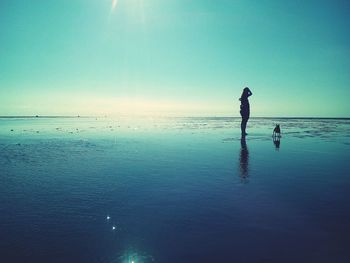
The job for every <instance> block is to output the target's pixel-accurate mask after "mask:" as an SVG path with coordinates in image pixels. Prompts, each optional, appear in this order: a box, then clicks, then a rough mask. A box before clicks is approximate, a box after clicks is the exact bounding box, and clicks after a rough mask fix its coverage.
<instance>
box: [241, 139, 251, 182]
mask: <svg viewBox="0 0 350 263" xmlns="http://www.w3.org/2000/svg"><path fill="white" fill-rule="evenodd" d="M248 163H249V152H248V147H247V143H246V141H245V137H244V136H242V138H241V151H240V154H239V168H240V174H241V175H240V176H241V179H242V181H243V182H247V180H248Z"/></svg>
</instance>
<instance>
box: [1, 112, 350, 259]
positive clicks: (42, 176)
mask: <svg viewBox="0 0 350 263" xmlns="http://www.w3.org/2000/svg"><path fill="white" fill-rule="evenodd" d="M240 121H241V120H240V118H233V117H153V118H152V117H135V118H131V117H115V118H110V117H79V118H78V117H40V116H39V117H6V118H5V117H2V118H0V262H4V263H6V262H10V263H12V262H48V263H49V262H50V263H56V262H57V263H63V262H65V263H66V262H68V263H69V262H84V263H89V262H92V263H95V262H101V263H105V262H106V263H107V262H108V263H114V262H120V263H146V262H160V263H163V262H165V263H168V262H170V263H187V262H200V263H201V262H213V263H216V262H230V263H231V262H243V263H245V262H246V263H263V262H267V263H273V262H278V263H282V262H283V263H285V262H293V263H295V262H308V263H311V262H317V263H319V262H327V263H328V262H335V263H348V262H350V249H349V245H350V223H349V222H350V119H330V118H328V119H327V118H251V119H250V120H249V122H248V127H247V132H248V135H247V136H246V137H243V138H242V137H241V132H240ZM276 124H279V125H280V127H281V136H272V132H273V129H274V127H275V125H276Z"/></svg>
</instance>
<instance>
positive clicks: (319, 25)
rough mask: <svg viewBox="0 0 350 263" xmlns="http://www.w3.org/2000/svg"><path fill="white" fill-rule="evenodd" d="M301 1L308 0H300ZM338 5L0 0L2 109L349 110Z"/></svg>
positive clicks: (348, 48)
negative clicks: (246, 100) (246, 104)
mask: <svg viewBox="0 0 350 263" xmlns="http://www.w3.org/2000/svg"><path fill="white" fill-rule="evenodd" d="M305 2H306V3H305ZM349 12H350V4H349V3H347V1H314V0H310V1H272V0H270V1H268V0H265V1H264V0H260V1H257V0H256V1H249V0H248V1H234V0H222V1H206V0H201V1H199V0H166V1H165V0H147V1H146V0H118V1H115V0H114V1H112V0H108V1H107V0H88V1H87V0H85V1H82V0H60V1H53V0H52V1H50V0H45V1H44V0H36V1H10V0H5V1H1V2H0V31H1V34H0V45H1V49H0V57H1V60H0V115H36V114H39V115H78V114H80V115H118V114H153V115H154V114H156V115H172V116H174V115H175V116H176V115H196V116H198V115H202V116H212V115H218V116H239V101H238V98H239V97H240V94H241V91H242V89H243V88H244V87H245V86H249V87H250V88H251V90H252V92H253V96H252V97H251V99H250V103H251V111H252V112H251V115H252V116H312V117H322V116H323V117H350V114H349V113H350V106H349V104H348V101H347V100H348V98H349V97H350V87H349V84H350V74H349V72H350V59H349V58H350V34H349V29H348V28H350V17H349V15H348V14H349Z"/></svg>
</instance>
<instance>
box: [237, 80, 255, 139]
mask: <svg viewBox="0 0 350 263" xmlns="http://www.w3.org/2000/svg"><path fill="white" fill-rule="evenodd" d="M252 94H253V93H252V92H251V91H250V89H249V88H248V87H245V88H244V89H243V92H242V96H241V98H240V99H239V100H240V101H241V110H240V113H241V116H242V122H241V131H242V136H245V135H247V133H246V131H245V129H246V127H247V122H248V119H249V115H250V106H249V100H248V97H249V96H251V95H252Z"/></svg>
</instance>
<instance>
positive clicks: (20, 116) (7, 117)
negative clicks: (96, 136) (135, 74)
mask: <svg viewBox="0 0 350 263" xmlns="http://www.w3.org/2000/svg"><path fill="white" fill-rule="evenodd" d="M118 117H119V118H120V117H130V118H135V117H136V118H137V117H160V118H241V116H166V115H162V116H151V115H148V116H147V115H142V116H138V115H133V116H130V115H120V116H108V115H103V116H101V115H99V116H97V115H96V116H93V115H91V116H90V115H86V116H80V115H42V116H40V115H6V116H5V115H4V116H0V119H32V118H33V119H37V118H38V119H39V118H41V119H45V118H46V119H50V118H51V119H54V118H77V119H78V118H118ZM250 119H337V120H350V117H310V116H307V117H297V116H293V117H281V116H279V117H278V116H265V117H264V116H255V117H250Z"/></svg>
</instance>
